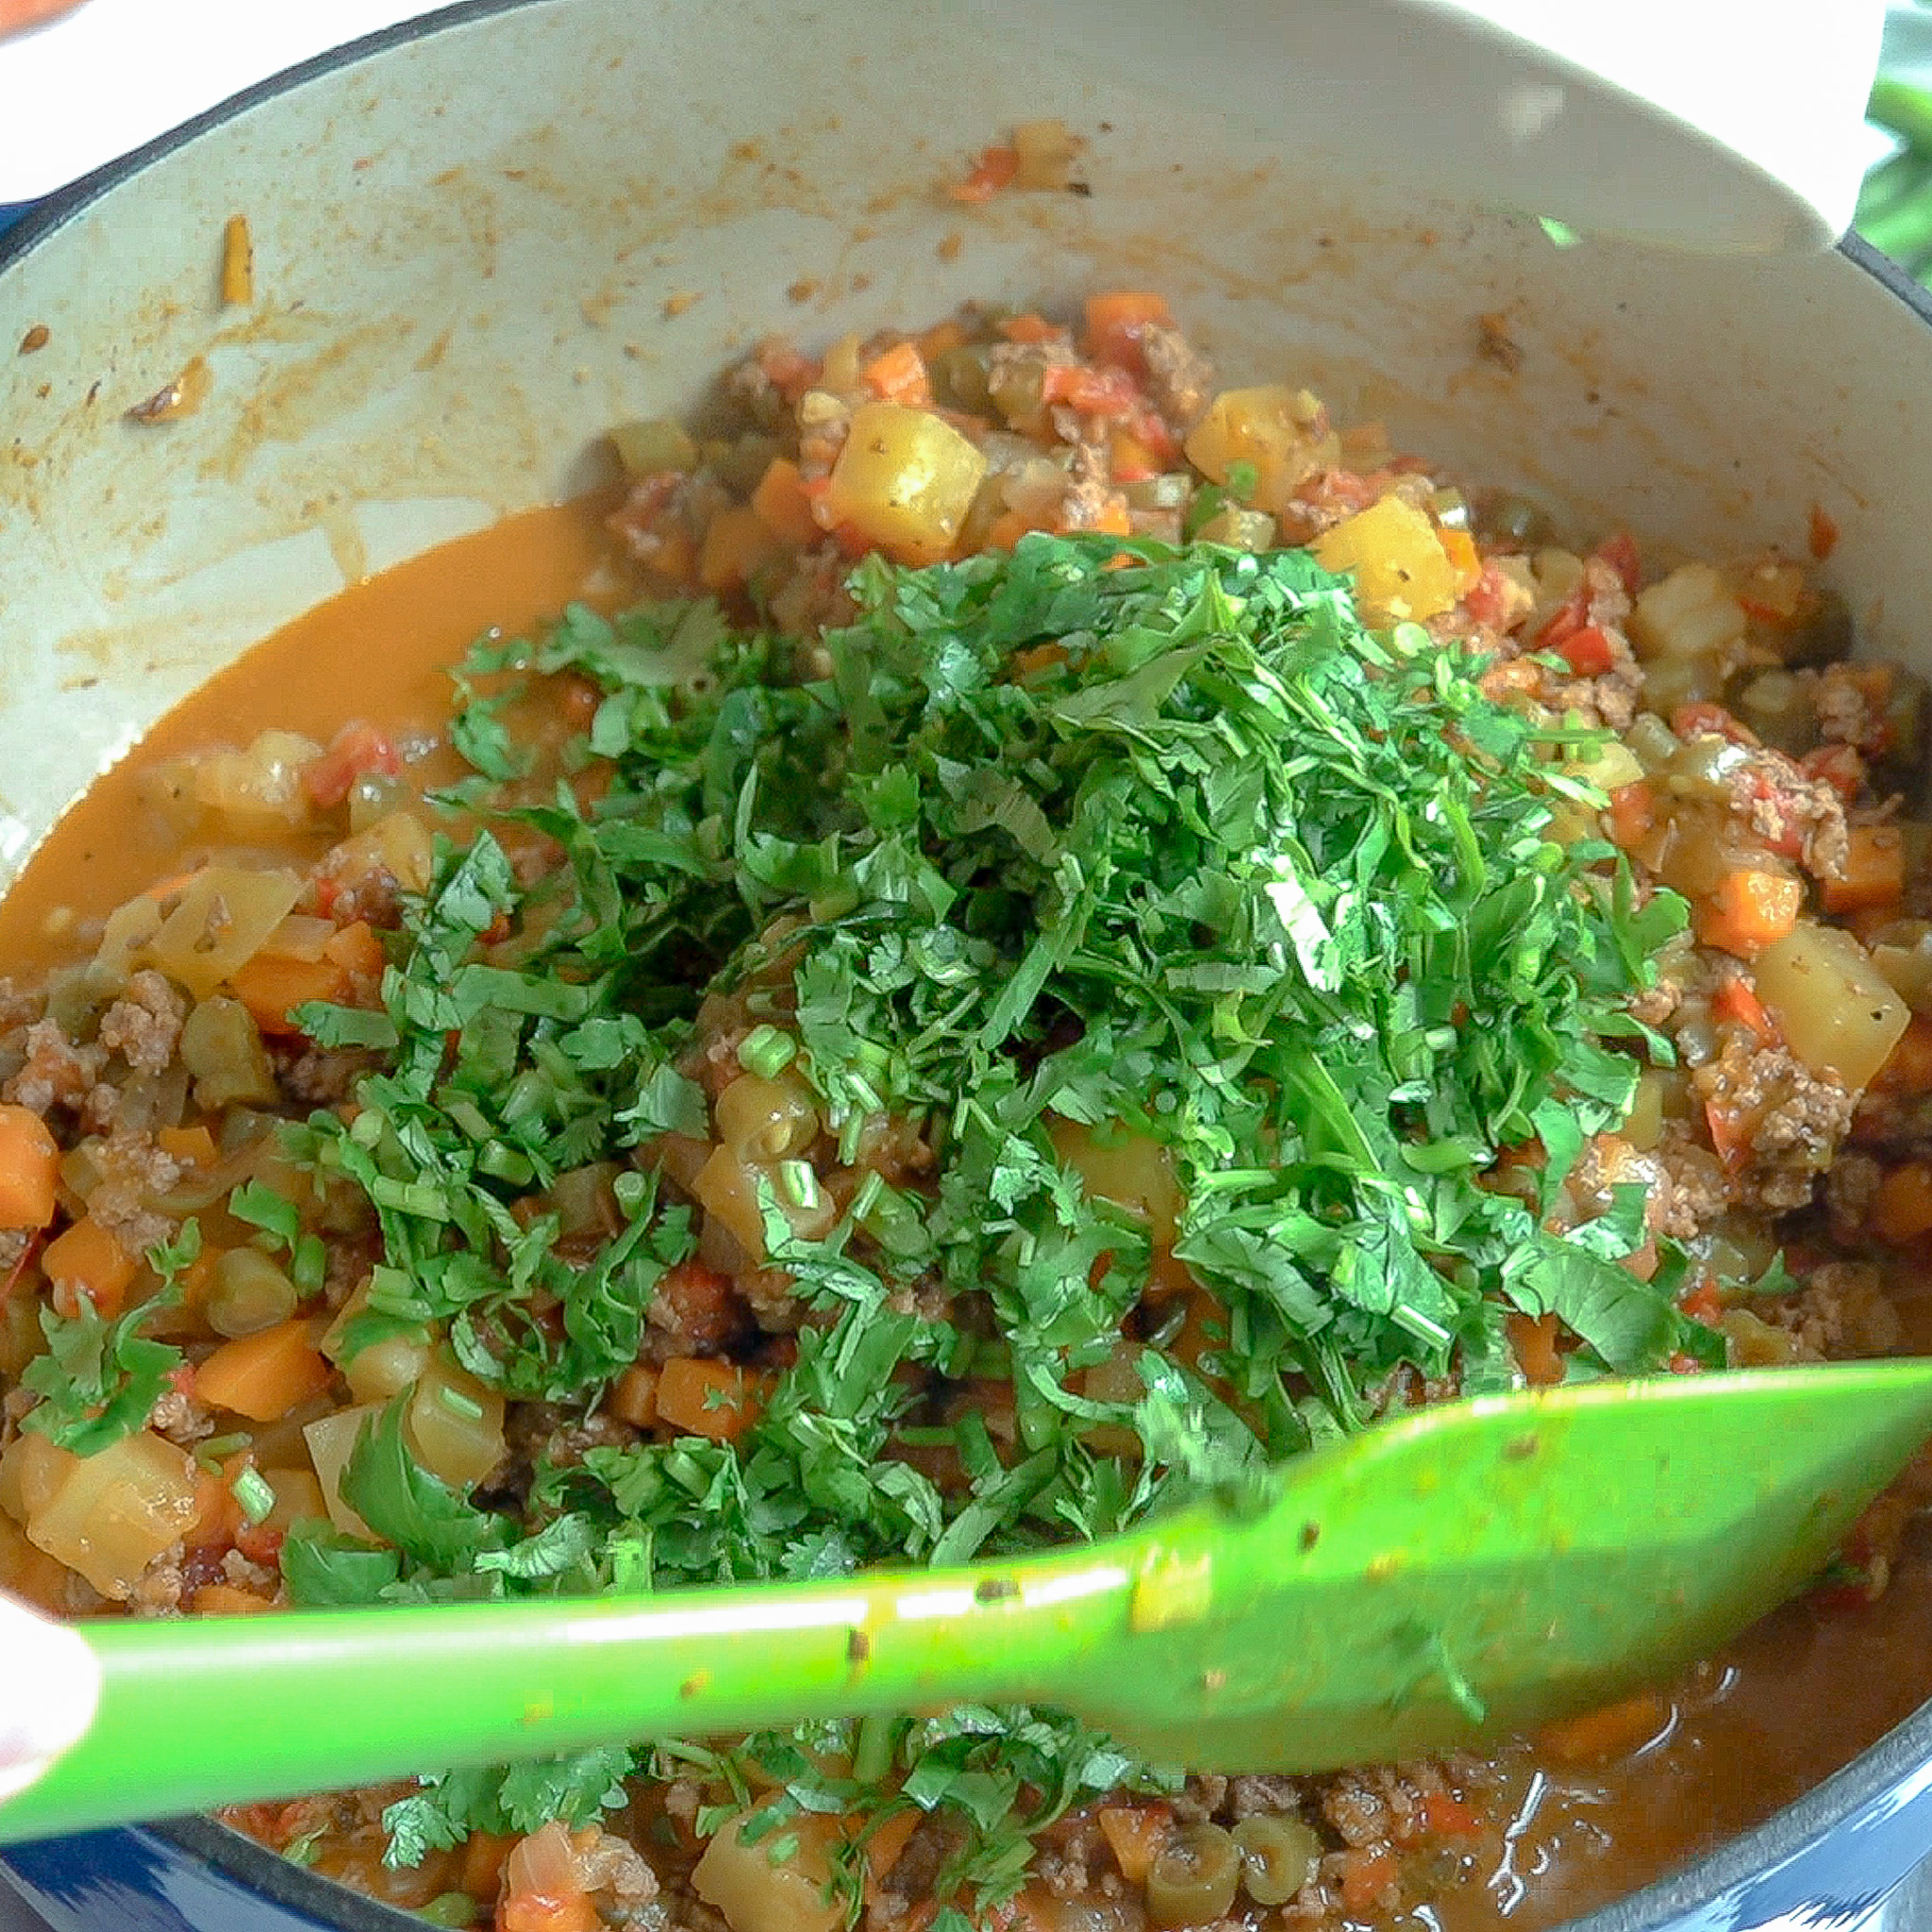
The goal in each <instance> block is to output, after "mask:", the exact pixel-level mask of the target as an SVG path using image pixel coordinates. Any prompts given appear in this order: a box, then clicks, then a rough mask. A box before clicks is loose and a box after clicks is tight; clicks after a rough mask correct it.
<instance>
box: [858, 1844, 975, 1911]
mask: <svg viewBox="0 0 1932 1932" xmlns="http://www.w3.org/2000/svg"><path fill="white" fill-rule="evenodd" d="M958 1845H959V1835H958V1828H957V1827H956V1826H954V1825H953V1824H949V1823H948V1822H947V1821H946V1820H945V1819H944V1818H937V1817H928V1818H925V1819H923V1820H921V1822H920V1824H919V1825H918V1827H917V1828H916V1829H915V1830H914V1832H913V1834H912V1836H911V1837H910V1838H908V1840H906V1849H905V1850H904V1851H902V1852H901V1853H900V1854H899V1856H898V1858H897V1859H896V1860H895V1861H894V1863H893V1865H892V1869H891V1871H890V1872H888V1873H887V1874H885V1877H884V1880H883V1882H882V1883H881V1884H880V1886H879V1889H878V1893H877V1896H876V1897H874V1900H873V1902H872V1905H871V1907H870V1908H869V1909H868V1911H867V1913H866V1927H867V1932H889V1928H892V1932H896V1928H897V1927H899V1926H901V1925H903V1924H905V1923H906V1922H907V1921H908V1919H912V1920H914V1923H918V1921H917V1919H916V1917H915V1915H916V1914H918V1913H919V1912H920V1911H921V1909H922V1907H924V1903H925V1901H926V1900H927V1899H929V1898H930V1897H931V1896H932V1889H933V1885H934V1883H935V1881H936V1880H937V1879H938V1877H939V1875H940V1870H941V1867H942V1866H943V1865H944V1864H945V1862H946V1860H947V1859H948V1858H950V1857H952V1856H953V1854H954V1852H956V1851H957V1850H958Z"/></svg>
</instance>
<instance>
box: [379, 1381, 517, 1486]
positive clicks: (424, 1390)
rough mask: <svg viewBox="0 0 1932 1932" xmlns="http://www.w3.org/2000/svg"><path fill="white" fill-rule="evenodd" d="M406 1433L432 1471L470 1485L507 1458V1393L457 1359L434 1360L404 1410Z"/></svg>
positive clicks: (453, 1482)
mask: <svg viewBox="0 0 1932 1932" xmlns="http://www.w3.org/2000/svg"><path fill="white" fill-rule="evenodd" d="M403 1434H404V1437H405V1440H406V1441H408V1445H409V1447H410V1449H411V1450H412V1451H413V1452H414V1454H415V1457H416V1459H417V1461H419V1462H420V1463H421V1464H422V1465H423V1467H424V1468H425V1469H426V1470H427V1471H428V1472H429V1473H430V1474H431V1475H434V1476H440V1477H441V1479H442V1480H443V1481H444V1482H446V1483H448V1484H449V1485H450V1487H451V1488H452V1489H457V1490H462V1489H467V1488H468V1487H469V1486H470V1485H471V1484H472V1483H475V1482H481V1481H482V1480H483V1478H484V1477H485V1476H486V1475H488V1474H490V1472H491V1470H492V1469H494V1468H495V1467H496V1465H497V1464H498V1463H499V1462H501V1461H502V1460H503V1394H502V1391H499V1390H495V1389H491V1388H489V1387H487V1386H486V1385H485V1384H483V1383H482V1382H479V1381H478V1380H477V1379H476V1377H475V1375H472V1374H469V1373H468V1372H467V1371H465V1370H463V1369H459V1368H457V1367H456V1366H454V1365H453V1364H452V1363H448V1362H441V1361H433V1362H431V1363H430V1365H429V1367H428V1368H427V1369H426V1370H425V1372H424V1374H423V1377H422V1379H421V1380H420V1381H419V1382H418V1383H417V1384H416V1390H415V1393H414V1394H412V1395H411V1396H410V1397H409V1406H408V1408H407V1409H405V1410H404V1411H403Z"/></svg>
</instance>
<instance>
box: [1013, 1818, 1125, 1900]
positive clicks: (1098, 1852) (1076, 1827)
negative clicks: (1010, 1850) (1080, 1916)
mask: <svg viewBox="0 0 1932 1932" xmlns="http://www.w3.org/2000/svg"><path fill="white" fill-rule="evenodd" d="M1110 1857H1111V1855H1110V1853H1109V1852H1108V1847H1107V1838H1106V1834H1105V1833H1104V1832H1102V1830H1101V1828H1100V1819H1099V1816H1098V1814H1097V1813H1095V1812H1091V1811H1081V1812H1076V1813H1074V1814H1073V1815H1072V1816H1070V1817H1067V1818H1063V1819H1062V1820H1060V1822H1059V1823H1058V1824H1057V1825H1055V1826H1053V1827H1052V1828H1051V1829H1050V1830H1049V1831H1047V1832H1046V1833H1044V1834H1043V1835H1042V1837H1041V1847H1040V1852H1039V1855H1038V1857H1036V1858H1035V1860H1034V1866H1033V1869H1034V1871H1035V1873H1036V1874H1038V1876H1039V1878H1040V1882H1041V1884H1042V1885H1043V1886H1045V1887H1046V1889H1047V1890H1049V1891H1050V1892H1052V1893H1053V1895H1054V1896H1055V1897H1056V1898H1083V1897H1085V1896H1086V1895H1088V1894H1089V1893H1090V1892H1091V1891H1092V1890H1094V1874H1093V1869H1092V1868H1093V1866H1094V1864H1095V1862H1096V1861H1097V1862H1099V1863H1100V1864H1102V1865H1103V1866H1104V1865H1106V1864H1107V1863H1108V1861H1109V1858H1110ZM1108 1877H1109V1878H1113V1879H1114V1880H1115V1883H1116V1884H1118V1882H1119V1881H1118V1875H1117V1874H1114V1873H1111V1872H1110V1873H1108Z"/></svg>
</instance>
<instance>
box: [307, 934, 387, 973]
mask: <svg viewBox="0 0 1932 1932" xmlns="http://www.w3.org/2000/svg"><path fill="white" fill-rule="evenodd" d="M322 957H323V958H325V959H329V960H333V961H334V963H335V964H336V965H338V966H340V967H341V969H342V971H343V972H344V973H346V974H348V975H349V977H350V978H351V979H369V980H376V979H380V978H381V977H382V969H383V967H384V965H385V964H386V963H387V961H386V958H385V957H384V954H383V950H382V941H380V940H379V939H377V938H376V936H375V928H374V927H373V926H372V925H371V924H369V922H368V921H367V920H366V919H355V920H351V921H350V922H349V924H347V925H345V926H343V927H342V928H341V930H340V931H339V932H338V933H337V934H336V936H335V937H334V938H333V939H332V940H330V941H328V942H327V943H326V944H325V946H324V947H323V949H322Z"/></svg>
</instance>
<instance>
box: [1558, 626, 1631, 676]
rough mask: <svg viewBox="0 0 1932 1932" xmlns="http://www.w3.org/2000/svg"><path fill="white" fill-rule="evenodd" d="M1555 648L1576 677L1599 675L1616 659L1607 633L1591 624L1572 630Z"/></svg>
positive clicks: (1614, 650)
mask: <svg viewBox="0 0 1932 1932" xmlns="http://www.w3.org/2000/svg"><path fill="white" fill-rule="evenodd" d="M1556 648H1557V656H1558V657H1559V658H1562V660H1563V661H1564V662H1565V663H1566V664H1567V665H1569V667H1570V668H1571V670H1573V671H1574V672H1575V674H1576V675H1577V676H1578V677H1601V676H1602V675H1604V673H1605V672H1607V671H1608V670H1609V669H1610V667H1611V666H1612V665H1613V664H1615V663H1616V661H1617V653H1616V649H1615V647H1614V646H1613V645H1612V644H1611V642H1610V639H1609V633H1608V632H1607V631H1605V630H1603V629H1601V628H1599V626H1597V625H1593V624H1586V625H1581V626H1580V627H1579V628H1577V629H1575V630H1573V631H1572V632H1571V633H1570V635H1569V636H1568V637H1566V638H1564V639H1563V640H1562V641H1561V642H1560V643H1558V644H1557V647H1556Z"/></svg>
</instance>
